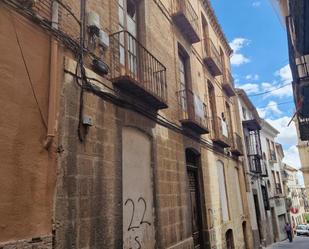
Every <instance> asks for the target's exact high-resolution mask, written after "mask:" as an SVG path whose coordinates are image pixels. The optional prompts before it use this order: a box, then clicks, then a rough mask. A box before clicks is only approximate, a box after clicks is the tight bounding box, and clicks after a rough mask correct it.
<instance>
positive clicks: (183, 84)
mask: <svg viewBox="0 0 309 249" xmlns="http://www.w3.org/2000/svg"><path fill="white" fill-rule="evenodd" d="M178 71H179V84H180V86H179V87H180V99H181V108H182V110H183V111H187V93H186V90H187V73H186V58H185V57H184V56H183V55H181V54H180V53H179V55H178Z"/></svg>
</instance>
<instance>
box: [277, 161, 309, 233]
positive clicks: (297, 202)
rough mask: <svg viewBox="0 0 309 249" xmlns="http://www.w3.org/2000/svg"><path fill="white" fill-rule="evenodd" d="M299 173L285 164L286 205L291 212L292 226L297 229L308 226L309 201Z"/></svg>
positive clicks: (283, 177)
mask: <svg viewBox="0 0 309 249" xmlns="http://www.w3.org/2000/svg"><path fill="white" fill-rule="evenodd" d="M298 177H299V171H298V170H297V169H295V168H293V167H291V166H289V165H287V164H284V166H283V171H282V180H283V184H284V188H285V193H286V198H287V199H286V203H287V206H288V210H289V216H290V220H291V224H292V225H293V228H294V229H295V228H296V226H297V225H300V224H306V223H307V221H306V215H307V214H308V211H309V210H308V208H309V206H308V199H307V195H306V190H305V188H304V187H303V186H302V185H300V184H299V181H298Z"/></svg>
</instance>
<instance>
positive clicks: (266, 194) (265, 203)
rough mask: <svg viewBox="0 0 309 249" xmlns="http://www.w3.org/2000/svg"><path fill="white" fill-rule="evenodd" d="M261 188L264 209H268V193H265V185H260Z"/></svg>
mask: <svg viewBox="0 0 309 249" xmlns="http://www.w3.org/2000/svg"><path fill="white" fill-rule="evenodd" d="M261 190H262V196H263V202H264V207H265V210H270V206H269V199H268V193H267V188H266V186H263V185H261Z"/></svg>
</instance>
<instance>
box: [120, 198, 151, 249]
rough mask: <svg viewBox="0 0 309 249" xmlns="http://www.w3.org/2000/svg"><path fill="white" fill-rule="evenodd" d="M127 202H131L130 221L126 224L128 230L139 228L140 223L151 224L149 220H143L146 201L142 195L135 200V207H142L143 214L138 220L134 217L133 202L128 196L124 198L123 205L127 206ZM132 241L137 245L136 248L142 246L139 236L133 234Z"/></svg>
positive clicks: (139, 248)
mask: <svg viewBox="0 0 309 249" xmlns="http://www.w3.org/2000/svg"><path fill="white" fill-rule="evenodd" d="M129 204H131V206H132V214H131V219H130V223H129V226H128V231H133V232H134V231H135V229H139V228H140V227H141V225H143V224H146V225H148V226H151V223H150V222H149V221H147V220H145V214H146V211H147V203H146V201H145V199H144V198H143V197H139V198H138V200H137V207H142V209H143V211H142V212H143V215H142V217H141V219H140V220H139V219H138V218H137V217H136V209H135V206H136V205H135V202H134V201H133V200H132V199H130V198H129V199H127V200H126V202H125V203H124V205H125V206H127V205H129ZM137 213H138V212H137ZM134 241H135V243H136V244H137V245H138V248H137V249H141V248H142V246H141V242H140V241H139V236H135V237H134Z"/></svg>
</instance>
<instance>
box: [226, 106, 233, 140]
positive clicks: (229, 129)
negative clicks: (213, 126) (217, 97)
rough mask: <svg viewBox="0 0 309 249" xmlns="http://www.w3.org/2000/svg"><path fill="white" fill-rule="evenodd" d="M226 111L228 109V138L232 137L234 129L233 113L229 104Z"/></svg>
mask: <svg viewBox="0 0 309 249" xmlns="http://www.w3.org/2000/svg"><path fill="white" fill-rule="evenodd" d="M225 109H226V115H227V117H226V123H227V128H228V134H227V137H229V136H231V135H232V132H233V127H232V111H231V107H230V105H229V103H227V102H225Z"/></svg>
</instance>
